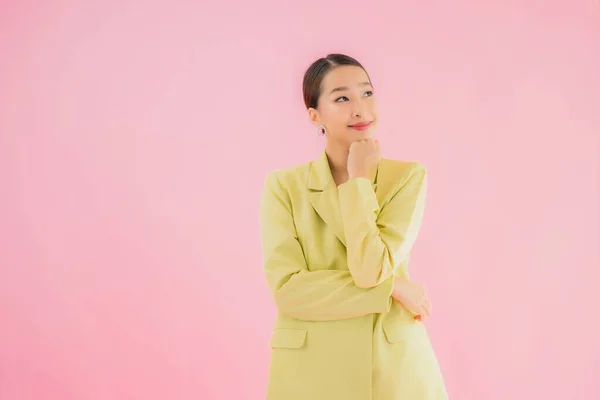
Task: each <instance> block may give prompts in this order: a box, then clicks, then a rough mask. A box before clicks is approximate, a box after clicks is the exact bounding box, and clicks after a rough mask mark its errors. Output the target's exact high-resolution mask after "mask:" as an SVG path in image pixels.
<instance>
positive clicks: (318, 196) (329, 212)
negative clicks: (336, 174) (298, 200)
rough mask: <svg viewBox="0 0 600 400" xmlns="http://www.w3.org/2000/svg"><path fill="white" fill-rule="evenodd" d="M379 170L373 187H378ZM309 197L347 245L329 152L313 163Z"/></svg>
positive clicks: (326, 221) (374, 175)
mask: <svg viewBox="0 0 600 400" xmlns="http://www.w3.org/2000/svg"><path fill="white" fill-rule="evenodd" d="M376 176H377V171H374V172H373V174H372V176H371V182H373V188H374V189H376V187H377V184H376ZM308 190H309V194H308V198H309V201H310V203H311V204H312V206H313V208H314V209H315V211H316V212H317V214H319V216H320V217H321V219H322V220H323V221H324V222H325V223H326V224H327V226H328V227H329V228H331V230H332V231H333V233H334V234H335V236H337V238H338V239H339V240H340V242H342V244H343V245H344V246H346V234H345V232H344V224H343V222H342V215H341V213H340V202H339V198H338V190H337V186H336V184H335V181H334V180H333V176H332V174H331V169H330V168H329V161H328V159H327V154H326V153H325V152H324V151H323V152H322V153H321V155H320V156H319V157H318V158H317V159H316V160H314V161H313V162H312V163H311V167H310V172H309V179H308Z"/></svg>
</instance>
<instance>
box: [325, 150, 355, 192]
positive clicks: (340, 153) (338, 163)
mask: <svg viewBox="0 0 600 400" xmlns="http://www.w3.org/2000/svg"><path fill="white" fill-rule="evenodd" d="M349 152H350V149H349V148H345V147H341V146H338V145H333V144H332V143H327V144H326V146H325V153H326V154H327V159H328V161H329V169H330V170H331V175H332V176H333V180H334V181H335V183H336V185H338V186H339V185H341V184H342V183H344V182H346V181H347V180H348V154H349Z"/></svg>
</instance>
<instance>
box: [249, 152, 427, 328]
mask: <svg viewBox="0 0 600 400" xmlns="http://www.w3.org/2000/svg"><path fill="white" fill-rule="evenodd" d="M416 165H419V164H416ZM400 182H401V183H400V184H399V187H398V189H397V191H395V192H394V194H393V196H392V198H391V200H390V201H389V202H388V204H387V205H386V206H385V207H383V208H382V209H379V206H378V203H377V198H376V197H375V192H374V190H373V188H372V185H371V182H370V181H369V180H368V179H363V178H357V179H353V180H351V181H348V182H346V183H344V184H343V185H340V187H339V198H340V207H341V212H342V218H343V221H344V227H345V232H346V242H347V250H348V268H349V270H348V271H340V270H324V271H309V270H308V267H307V265H306V261H305V258H304V253H303V250H302V247H301V245H300V243H299V241H298V237H297V236H296V228H295V225H294V220H293V216H292V212H291V206H290V199H289V196H288V194H287V191H286V189H285V188H284V187H283V186H282V185H281V182H280V181H279V179H278V177H277V173H276V172H272V173H270V174H269V175H268V176H267V179H266V182H265V186H264V188H263V193H262V196H261V206H260V219H261V241H262V253H263V262H264V270H265V273H266V276H267V283H268V286H269V288H270V290H271V292H272V294H273V296H274V299H275V303H276V305H277V308H278V309H279V311H280V312H282V313H283V314H285V315H287V316H289V317H292V318H296V319H301V320H306V321H329V320H341V319H347V318H353V317H358V316H361V315H366V314H371V313H382V312H387V311H389V310H390V307H391V304H392V301H393V299H392V297H391V295H392V291H393V288H394V280H395V277H394V275H393V272H394V266H397V265H398V264H399V263H400V262H401V261H403V259H404V258H405V257H407V256H408V253H409V252H410V248H411V247H412V245H413V243H414V241H415V239H416V235H417V233H418V230H419V226H420V221H421V217H422V213H423V203H424V198H425V189H426V188H425V170H424V168H412V169H410V170H409V171H408V172H407V174H406V179H402V180H400Z"/></svg>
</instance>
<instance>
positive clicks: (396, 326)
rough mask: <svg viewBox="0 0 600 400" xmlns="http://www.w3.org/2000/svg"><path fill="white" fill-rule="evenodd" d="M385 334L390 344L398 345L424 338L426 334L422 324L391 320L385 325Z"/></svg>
mask: <svg viewBox="0 0 600 400" xmlns="http://www.w3.org/2000/svg"><path fill="white" fill-rule="evenodd" d="M383 333H384V334H385V337H386V339H387V340H388V342H390V343H398V342H402V341H407V340H414V339H418V338H422V337H423V334H424V333H425V332H424V327H423V325H422V323H420V322H411V323H406V322H399V321H396V320H393V319H390V320H386V321H385V322H384V323H383Z"/></svg>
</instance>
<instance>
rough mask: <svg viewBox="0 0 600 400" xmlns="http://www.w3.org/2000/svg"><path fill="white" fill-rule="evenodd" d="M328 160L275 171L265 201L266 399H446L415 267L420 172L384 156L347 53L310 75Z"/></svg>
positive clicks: (371, 106)
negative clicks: (270, 312)
mask: <svg viewBox="0 0 600 400" xmlns="http://www.w3.org/2000/svg"><path fill="white" fill-rule="evenodd" d="M303 90H304V102H305V105H306V108H307V109H308V114H309V116H310V119H311V121H312V122H313V123H314V125H316V126H317V132H318V134H320V135H322V136H323V137H324V141H325V149H324V151H323V152H322V153H321V155H320V156H319V157H318V158H316V159H315V160H313V161H312V162H308V163H306V164H303V165H299V166H295V167H289V168H285V169H279V170H276V171H272V172H270V173H269V174H268V175H267V178H266V182H265V186H264V190H263V193H262V198H261V234H262V251H263V258H264V270H265V273H266V276H267V282H268V285H269V287H270V289H271V291H272V294H273V297H274V300H275V303H276V305H277V310H278V315H277V319H276V322H275V329H274V330H273V333H272V336H271V340H270V347H271V349H272V350H271V364H270V372H269V383H268V390H267V391H268V393H267V399H269V400H367V399H369V400H371V399H372V400H443V399H447V398H448V396H447V394H446V389H445V385H444V381H443V377H442V374H441V372H440V368H439V366H438V362H437V359H436V356H435V353H434V351H433V349H432V346H431V343H430V341H429V338H428V335H427V332H426V329H425V326H424V325H423V320H424V319H426V318H427V317H428V316H429V314H430V312H431V306H430V304H429V300H428V299H427V296H426V294H425V291H424V289H423V287H422V286H421V285H419V284H417V283H415V282H413V281H411V280H410V279H409V276H408V270H407V266H408V260H409V257H410V251H411V247H412V246H413V244H414V243H415V240H416V238H417V235H418V232H419V229H420V224H421V218H422V216H423V210H424V204H425V195H426V171H425V168H424V166H423V165H422V164H420V163H418V162H414V161H400V160H392V159H387V158H382V157H381V156H380V152H379V144H378V142H377V141H376V140H374V139H372V134H373V132H374V130H375V127H376V125H377V107H376V103H375V95H374V89H373V85H372V83H371V79H370V78H369V76H368V74H367V72H366V71H365V69H364V68H363V67H362V65H361V64H360V63H359V62H358V61H356V60H355V59H353V58H351V57H348V56H346V55H342V54H330V55H328V56H327V57H326V58H321V59H319V60H317V61H315V62H314V63H313V64H312V65H311V66H310V67H309V68H308V70H307V71H306V74H305V76H304V83H303Z"/></svg>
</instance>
